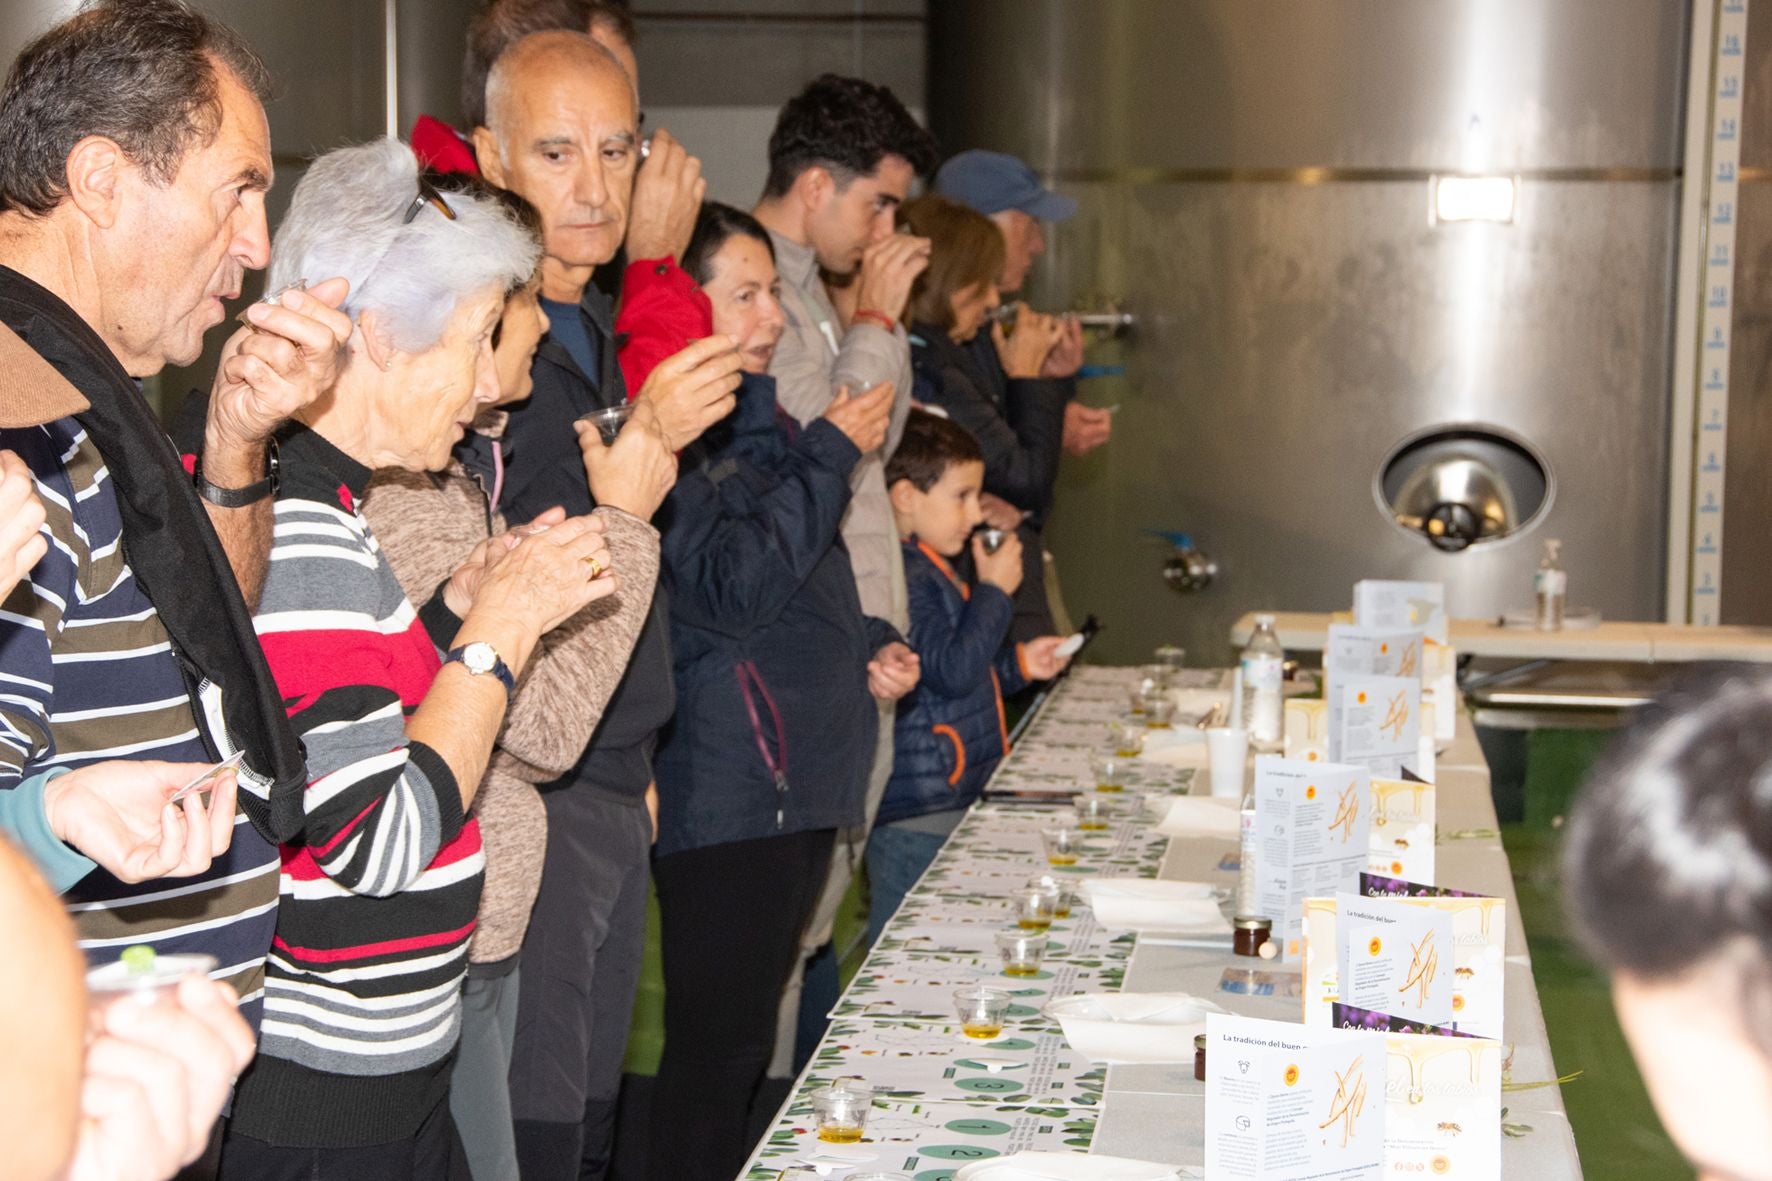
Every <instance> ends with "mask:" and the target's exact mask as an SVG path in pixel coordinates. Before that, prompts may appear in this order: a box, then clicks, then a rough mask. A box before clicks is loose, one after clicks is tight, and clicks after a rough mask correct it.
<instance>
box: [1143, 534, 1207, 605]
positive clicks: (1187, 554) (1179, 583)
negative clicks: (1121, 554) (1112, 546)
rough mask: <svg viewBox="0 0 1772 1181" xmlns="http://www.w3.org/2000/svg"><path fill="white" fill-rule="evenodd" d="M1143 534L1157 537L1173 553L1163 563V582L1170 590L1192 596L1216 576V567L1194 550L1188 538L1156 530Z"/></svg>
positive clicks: (1191, 540) (1200, 552) (1192, 541)
mask: <svg viewBox="0 0 1772 1181" xmlns="http://www.w3.org/2000/svg"><path fill="white" fill-rule="evenodd" d="M1145 532H1147V533H1149V534H1151V535H1152V536H1155V537H1161V538H1162V539H1163V540H1165V541H1167V542H1168V543H1169V544H1170V545H1171V546H1173V547H1174V552H1173V553H1171V554H1170V555H1169V557H1168V558H1167V559H1166V560H1165V561H1164V562H1163V581H1164V582H1166V583H1168V584H1169V587H1170V589H1171V590H1175V591H1179V592H1181V593H1182V594H1192V593H1193V592H1195V591H1202V590H1205V589H1206V588H1207V587H1209V586H1211V585H1212V580H1213V579H1214V578H1216V577H1217V576H1218V563H1217V562H1215V561H1213V560H1212V558H1211V557H1210V556H1208V555H1207V554H1206V553H1205V552H1204V551H1203V550H1200V549H1197V548H1195V546H1194V539H1193V537H1192V536H1191V535H1189V534H1186V533H1170V532H1167V531H1164V530H1159V529H1147V530H1145Z"/></svg>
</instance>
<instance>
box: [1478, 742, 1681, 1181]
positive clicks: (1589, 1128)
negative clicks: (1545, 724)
mask: <svg viewBox="0 0 1772 1181" xmlns="http://www.w3.org/2000/svg"><path fill="white" fill-rule="evenodd" d="M1607 738H1608V735H1606V734H1604V733H1599V732H1595V731H1591V730H1541V731H1538V732H1537V733H1535V734H1533V736H1532V742H1531V749H1530V756H1529V758H1528V761H1527V771H1526V800H1525V803H1526V816H1527V820H1526V822H1525V823H1522V824H1507V825H1503V826H1502V834H1501V835H1502V844H1503V845H1504V846H1505V847H1506V849H1507V855H1508V860H1509V862H1510V863H1511V864H1512V867H1513V874H1514V888H1515V890H1516V891H1517V892H1518V895H1519V900H1520V921H1521V922H1522V923H1524V924H1525V929H1526V944H1527V947H1528V949H1529V950H1530V952H1531V955H1532V972H1533V976H1534V978H1535V979H1536V980H1537V983H1538V999H1539V1003H1540V1004H1541V1005H1542V1006H1543V1007H1544V1023H1545V1027H1546V1028H1547V1029H1548V1030H1549V1032H1550V1043H1551V1054H1552V1057H1553V1058H1554V1060H1555V1061H1556V1064H1557V1070H1558V1072H1559V1073H1562V1074H1569V1073H1572V1072H1574V1071H1577V1070H1579V1071H1581V1072H1582V1075H1581V1077H1580V1078H1578V1079H1576V1080H1574V1081H1573V1082H1570V1083H1568V1084H1567V1085H1565V1086H1564V1087H1563V1102H1564V1103H1565V1105H1566V1106H1567V1107H1568V1110H1569V1122H1570V1124H1571V1126H1572V1127H1573V1128H1574V1131H1575V1143H1576V1146H1577V1148H1578V1149H1579V1150H1580V1152H1581V1168H1582V1173H1583V1175H1584V1176H1586V1177H1588V1178H1593V1179H1596V1181H1597V1179H1604V1181H1669V1179H1670V1178H1684V1177H1690V1176H1692V1170H1691V1168H1690V1167H1689V1166H1687V1165H1686V1164H1685V1162H1684V1160H1683V1159H1682V1158H1681V1156H1680V1154H1679V1152H1678V1150H1676V1149H1675V1148H1674V1146H1673V1142H1672V1141H1670V1140H1669V1139H1668V1138H1667V1134H1666V1133H1665V1132H1663V1131H1662V1128H1661V1122H1660V1121H1659V1120H1658V1119H1656V1117H1655V1110H1654V1108H1653V1107H1651V1106H1650V1103H1649V1095H1648V1092H1647V1091H1645V1090H1644V1088H1643V1081H1642V1076H1641V1075H1640V1074H1639V1073H1638V1072H1637V1066H1636V1063H1635V1062H1634V1061H1633V1060H1632V1058H1631V1054H1630V1048H1629V1047H1628V1046H1627V1045H1626V1044H1625V1041H1624V1034H1623V1032H1622V1031H1621V1030H1620V1029H1619V1028H1618V1021H1617V1019H1616V1018H1615V1017H1614V1016H1613V1012H1612V997H1611V992H1610V990H1609V989H1608V987H1607V984H1606V980H1605V978H1604V977H1603V976H1601V975H1600V974H1599V972H1597V971H1596V970H1595V969H1594V967H1593V966H1592V965H1591V964H1589V963H1588V961H1587V960H1586V958H1585V957H1584V956H1583V955H1582V953H1581V950H1580V948H1579V947H1578V946H1577V945H1576V942H1575V939H1574V937H1573V935H1572V933H1571V932H1570V930H1569V927H1568V923H1567V922H1566V921H1565V919H1564V916H1563V907H1562V890H1561V881H1560V876H1559V865H1558V857H1559V855H1560V852H1561V818H1562V817H1563V816H1565V815H1566V814H1567V811H1568V804H1569V801H1570V800H1571V799H1572V798H1573V796H1574V793H1575V791H1576V789H1577V787H1579V785H1580V782H1581V779H1582V777H1583V776H1584V775H1585V774H1586V772H1587V768H1588V766H1589V765H1590V764H1591V762H1592V760H1593V758H1594V757H1595V756H1596V755H1597V754H1598V753H1599V751H1600V750H1601V749H1603V747H1604V746H1605V743H1606V740H1607Z"/></svg>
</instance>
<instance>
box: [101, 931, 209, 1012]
mask: <svg viewBox="0 0 1772 1181" xmlns="http://www.w3.org/2000/svg"><path fill="white" fill-rule="evenodd" d="M215 969H216V959H215V957H214V956H212V955H160V954H158V953H156V952H155V951H154V949H153V948H152V947H149V946H147V945H146V944H137V945H136V946H134V947H126V948H124V949H123V954H122V956H121V957H120V958H119V959H117V960H114V961H113V962H111V963H108V964H101V965H99V966H98V967H96V968H93V969H91V970H89V971H88V972H87V973H86V993H87V996H88V998H89V999H90V1003H91V1005H92V1008H93V1009H94V1010H97V1009H101V1008H104V1007H106V1006H108V1005H110V1004H112V1003H114V1002H117V1001H122V1000H128V1001H132V1002H134V1003H136V1004H139V1005H155V1004H161V1003H163V1002H169V1001H171V1000H172V994H173V991H174V990H175V989H176V988H177V987H178V982H179V981H180V980H183V979H184V978H185V977H186V976H190V975H198V976H207V975H209V974H210V973H211V972H213V971H215Z"/></svg>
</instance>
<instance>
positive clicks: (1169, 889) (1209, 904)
mask: <svg viewBox="0 0 1772 1181" xmlns="http://www.w3.org/2000/svg"><path fill="white" fill-rule="evenodd" d="M1081 889H1082V892H1083V897H1084V898H1085V899H1087V900H1088V902H1089V909H1090V910H1092V911H1094V912H1095V921H1096V922H1098V923H1100V924H1101V925H1102V926H1104V927H1109V928H1112V929H1115V930H1131V931H1138V932H1141V933H1161V934H1168V935H1221V934H1229V933H1230V924H1229V923H1227V922H1226V921H1225V919H1224V915H1223V913H1222V912H1221V911H1220V910H1219V907H1218V891H1217V890H1215V889H1214V888H1213V887H1212V886H1210V885H1208V884H1207V883H1205V882H1159V881H1152V880H1149V879H1146V878H1090V879H1088V880H1086V881H1085V882H1083V884H1082V887H1081Z"/></svg>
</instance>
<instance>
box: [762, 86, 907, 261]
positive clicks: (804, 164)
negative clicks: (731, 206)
mask: <svg viewBox="0 0 1772 1181" xmlns="http://www.w3.org/2000/svg"><path fill="white" fill-rule="evenodd" d="M934 166H935V141H934V139H933V138H931V136H930V134H929V133H928V132H927V131H925V130H924V129H923V128H922V127H921V126H919V125H918V123H917V121H916V120H915V119H913V118H912V117H911V114H910V112H909V111H907V110H905V108H904V104H903V103H901V102H899V101H898V99H897V97H895V96H894V95H893V93H892V91H890V90H888V89H887V88H886V87H884V86H876V85H874V84H873V83H871V82H864V81H862V80H861V79H859V78H844V77H841V76H839V75H836V74H825V75H822V76H821V77H819V78H816V79H814V80H813V81H812V82H811V83H810V84H809V85H808V86H807V87H806V89H805V90H802V91H801V92H800V93H799V94H798V95H796V96H795V97H793V98H791V99H789V100H788V101H787V103H786V105H784V106H783V107H782V109H781V114H780V115H779V116H778V117H777V118H776V122H775V130H774V131H773V132H772V133H771V134H770V136H769V177H768V179H767V180H766V181H765V182H764V185H763V204H764V205H766V206H770V207H772V208H774V209H776V210H778V211H779V212H780V213H782V214H783V215H784V216H783V217H782V219H781V220H782V221H783V222H784V223H785V224H787V225H790V226H791V227H792V228H793V229H794V231H795V233H794V234H792V235H791V236H793V237H794V238H796V240H799V241H802V242H804V243H805V244H807V245H809V246H811V247H812V251H813V254H814V255H815V256H816V257H817V259H818V265H819V266H821V267H823V268H824V269H825V270H826V271H829V272H830V273H831V274H833V275H848V274H852V273H853V272H854V271H855V269H856V267H858V266H859V265H860V264H861V256H862V252H863V251H864V250H866V249H867V248H868V246H870V245H871V244H873V243H874V242H877V241H879V240H880V239H882V238H884V237H886V236H887V235H888V234H890V233H892V231H893V224H892V219H893V215H894V213H895V212H896V211H897V208H898V206H900V205H901V204H903V203H904V200H905V198H906V197H907V196H908V195H909V193H910V190H911V181H912V179H913V178H915V177H916V176H917V174H919V173H927V172H928V171H929V170H930V169H931V168H933V167H934ZM770 224H771V225H772V226H773V225H775V224H776V222H775V221H774V220H771V222H770Z"/></svg>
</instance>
